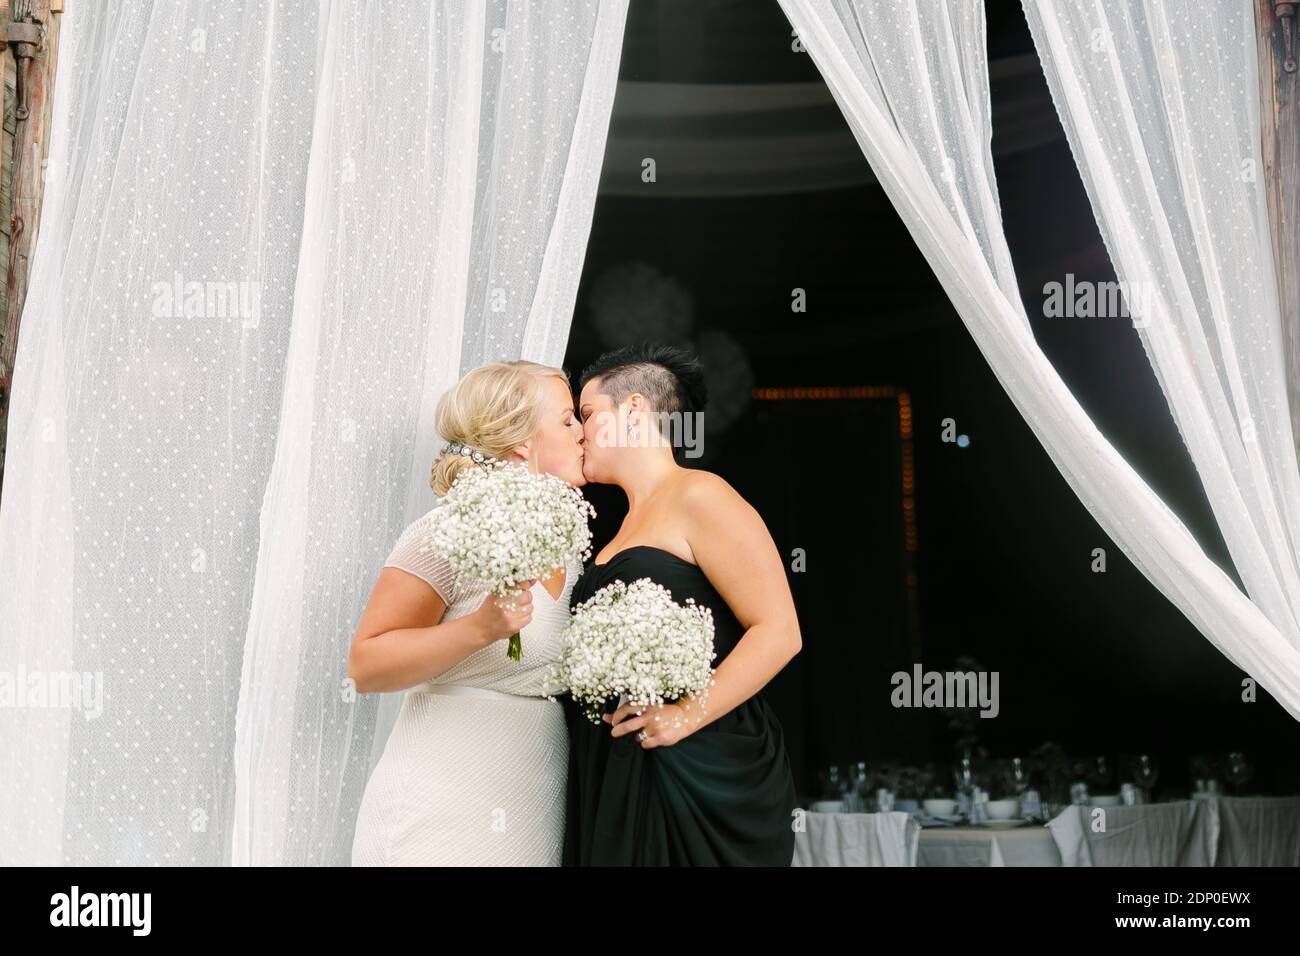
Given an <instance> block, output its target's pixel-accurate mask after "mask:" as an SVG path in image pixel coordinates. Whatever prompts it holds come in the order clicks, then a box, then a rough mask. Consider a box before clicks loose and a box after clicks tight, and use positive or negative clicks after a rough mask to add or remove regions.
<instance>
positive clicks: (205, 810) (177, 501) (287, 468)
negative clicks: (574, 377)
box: [0, 0, 626, 866]
mask: <svg viewBox="0 0 1300 956" xmlns="http://www.w3.org/2000/svg"><path fill="white" fill-rule="evenodd" d="M625 14H626V2H620V0H614V2H601V3H597V2H595V0H529V2H522V0H488V2H482V0H438V2H434V3H414V4H364V3H357V2H351V0H342V2H333V3H328V4H317V3H301V2H298V0H194V2H189V3H184V4H175V3H162V2H156V0H115V2H113V3H72V4H68V10H67V12H65V13H63V14H62V15H61V16H62V24H61V40H60V49H59V61H58V70H57V75H56V80H55V86H56V88H55V90H54V96H53V104H52V109H53V120H52V132H51V142H50V157H49V162H48V165H47V172H46V181H45V194H44V200H43V206H42V217H41V223H40V235H39V240H38V243H37V247H36V250H35V254H34V257H33V260H32V275H31V283H30V291H29V293H28V296H27V300H26V306H25V314H24V317H23V322H22V336H21V340H20V342H19V344H18V355H17V363H16V368H15V375H14V391H13V396H12V404H11V409H10V422H11V427H10V432H9V436H8V452H7V460H6V462H5V466H6V473H5V480H4V495H3V506H2V507H0V674H3V675H14V676H15V677H17V675H20V674H21V675H22V677H21V680H22V681H23V683H24V684H25V685H27V684H30V685H32V686H33V687H37V688H44V689H46V690H51V691H54V692H56V693H62V691H61V690H60V688H64V687H65V685H71V684H74V682H75V686H74V688H73V689H74V690H76V691H77V692H78V694H77V696H71V695H70V696H69V700H70V702H71V704H72V705H73V706H35V705H33V704H30V703H29V704H28V705H25V706H16V707H0V864H4V865H13V864H27V865H83V866H92V865H109V866H111V865H194V864H202V865H222V864H229V863H236V864H255V865H322V864H325V865H328V864H339V865H343V864H346V863H347V862H348V861H349V858H350V853H351V847H352V835H353V824H354V821H355V820H356V817H357V812H358V808H359V804H360V799H361V796H362V793H363V790H364V787H365V783H366V780H367V779H368V777H369V776H370V772H371V770H372V769H373V767H374V766H375V764H376V762H377V761H378V759H379V757H380V754H381V753H382V752H383V749H384V744H385V741H386V739H387V736H388V732H389V730H390V729H391V728H392V726H393V723H394V721H395V720H396V717H397V711H398V709H399V707H400V705H401V702H402V700H403V695H401V694H390V695H360V696H358V695H356V694H355V693H354V692H353V691H352V689H351V687H350V686H349V684H348V682H347V681H346V674H347V670H346V668H347V655H348V649H349V646H350V643H351V640H352V636H353V633H354V630H355V627H356V624H357V621H358V619H359V617H360V614H361V611H362V609H363V607H364V606H365V601H366V598H367V597H368V595H369V593H370V590H371V588H372V586H373V584H374V580H375V577H376V575H377V574H378V573H379V569H380V568H381V567H382V565H383V562H384V558H385V556H386V555H387V554H388V553H389V551H390V550H391V548H392V545H393V542H394V541H395V540H396V539H397V538H398V536H399V534H400V532H401V531H402V529H404V528H405V527H406V526H407V525H408V524H409V523H410V522H411V521H412V520H413V519H415V518H416V517H417V516H419V515H421V514H423V513H425V512H426V511H427V510H428V509H429V506H430V501H431V492H430V490H429V486H428V475H429V464H430V462H431V461H432V459H433V456H434V454H435V452H436V450H437V448H438V447H439V445H440V444H441V439H440V438H439V436H437V435H436V434H435V432H434V428H433V410H434V407H435V405H436V403H437V400H438V398H439V397H440V396H441V395H442V394H443V393H444V392H445V391H446V390H447V388H449V387H450V386H451V385H452V384H454V382H455V381H456V379H457V378H459V377H460V375H461V374H463V372H464V371H466V370H468V369H469V368H472V367H475V366H478V365H481V364H483V363H484V362H488V361H492V360H496V359H512V358H520V357H523V358H528V359H533V360H536V361H540V362H545V363H548V364H552V365H556V364H559V363H560V362H561V361H562V358H563V353H564V347H565V343H566V342H567V339H568V333H569V327H570V320H571V316H572V311H573V305H574V297H575V294H576V287H577V283H578V280H579V277H580V275H581V272H582V269H581V265H582V258H583V253H584V249H585V245H586V241H587V235H588V232H589V229H590V219H591V209H592V205H593V203H594V198H595V193H596V187H597V182H598V179H599V173H600V166H601V160H602V157H603V155H604V151H605V137H606V133H607V129H608V122H609V115H610V109H611V105H612V101H613V94H614V88H615V84H616V80H617V72H618V62H619V54H620V49H621V42H622V32H623V25H624V16H625ZM525 653H527V651H525ZM503 656H504V655H503ZM83 678H84V679H83ZM101 691H102V693H101Z"/></svg>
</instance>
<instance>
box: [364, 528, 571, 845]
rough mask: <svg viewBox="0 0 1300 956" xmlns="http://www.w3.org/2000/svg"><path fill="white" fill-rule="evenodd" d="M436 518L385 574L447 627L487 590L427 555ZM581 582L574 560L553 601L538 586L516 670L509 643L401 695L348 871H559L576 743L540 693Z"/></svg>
mask: <svg viewBox="0 0 1300 956" xmlns="http://www.w3.org/2000/svg"><path fill="white" fill-rule="evenodd" d="M436 512H437V508H436V507H435V508H434V509H433V510H432V511H430V512H429V513H428V514H426V515H424V516H423V517H421V518H418V519H417V520H416V521H414V522H412V523H411V525H410V526H408V527H407V529H406V530H405V531H404V532H403V533H402V536H401V538H400V539H399V540H398V542H397V544H396V545H395V546H394V548H393V551H392V554H390V555H389V557H388V560H387V561H386V562H385V565H384V566H385V567H393V568H399V569H401V570H403V571H406V572H407V573H409V574H413V575H415V576H416V577H418V578H420V579H421V580H423V581H424V582H425V583H427V584H428V585H429V586H430V587H432V588H433V589H434V590H435V591H437V592H438V594H440V595H441V596H442V599H443V600H444V601H445V602H446V604H447V610H446V612H445V614H444V617H443V621H450V620H454V619H455V618H458V617H461V616H462V615H465V614H470V613H472V612H474V611H476V610H477V609H478V608H479V606H480V605H481V604H482V603H483V599H484V598H485V597H486V596H487V593H488V591H487V589H485V588H481V587H477V586H472V585H471V586H462V584H461V583H460V582H459V581H458V580H457V576H456V574H455V572H454V571H453V570H452V569H451V567H450V566H449V565H448V563H447V561H446V560H445V559H444V558H442V557H441V556H439V555H436V554H433V553H431V552H429V551H428V550H427V549H426V548H425V547H424V545H425V542H426V540H427V538H426V535H427V531H428V522H429V521H431V520H433V516H434V515H435V514H436ZM581 573H582V566H581V565H580V564H579V563H578V562H577V560H576V559H575V560H574V561H572V562H571V566H570V567H569V568H568V569H567V570H566V573H565V580H564V588H563V590H561V592H560V596H559V598H558V599H557V598H553V597H551V595H550V594H549V593H547V591H546V588H545V587H544V586H543V584H542V583H541V582H540V581H539V582H537V583H536V584H534V585H533V588H532V595H533V617H532V620H531V621H530V622H529V623H528V624H527V626H525V627H524V629H523V630H522V631H521V632H520V642H521V645H522V656H521V660H519V661H518V662H516V661H512V660H510V659H509V658H508V657H507V656H506V648H507V645H508V643H509V641H508V639H505V638H503V639H501V640H499V641H496V642H495V643H493V644H490V645H488V646H487V647H485V648H483V649H481V650H479V651H475V652H474V653H473V654H471V655H470V656H469V657H467V658H465V659H464V660H463V661H461V662H460V663H459V664H456V665H455V666H453V667H452V668H450V669H449V670H447V671H445V672H444V673H442V674H440V675H438V676H437V677H436V678H434V679H432V680H430V681H428V682H426V683H423V684H419V685H417V686H415V687H413V688H411V689H409V690H407V691H406V696H405V698H404V699H403V701H402V707H401V710H400V713H399V714H398V717H397V722H396V724H395V725H394V727H393V731H392V734H391V735H390V736H389V738H388V741H387V743H386V744H385V746H384V752H383V756H382V757H380V759H379V762H378V763H377V764H376V766H375V770H374V772H373V773H372V774H371V776H370V780H369V781H368V782H367V784H366V790H365V793H364V794H363V796H362V798H361V807H360V811H359V813H358V815H357V824H356V830H355V834H354V837H353V843H352V865H353V866H559V865H560V862H561V854H562V850H563V840H564V815H565V793H566V784H567V779H568V766H569V759H568V757H569V753H568V747H569V739H568V732H567V729H566V726H565V719H564V710H563V707H562V705H561V704H560V703H559V702H558V701H551V700H547V699H546V698H545V697H544V696H543V695H544V693H545V691H546V682H545V678H546V673H547V670H548V668H549V666H550V665H551V664H552V663H553V662H554V661H555V660H556V658H557V657H558V655H559V648H560V634H561V631H562V630H563V628H564V626H565V625H566V624H567V623H568V619H569V593H570V592H571V591H572V590H573V585H574V582H575V581H576V580H577V578H578V576H579V575H580V574H581ZM552 583H554V582H553V581H552Z"/></svg>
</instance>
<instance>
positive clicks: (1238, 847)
mask: <svg viewBox="0 0 1300 956" xmlns="http://www.w3.org/2000/svg"><path fill="white" fill-rule="evenodd" d="M1216 804H1217V808H1218V811H1219V828H1220V830H1219V853H1218V856H1217V857H1216V858H1215V861H1214V863H1215V866H1300V797H1222V798H1220V799H1219V800H1217V801H1216Z"/></svg>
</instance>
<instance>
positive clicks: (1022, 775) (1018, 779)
mask: <svg viewBox="0 0 1300 956" xmlns="http://www.w3.org/2000/svg"><path fill="white" fill-rule="evenodd" d="M1007 783H1008V784H1010V785H1011V789H1012V790H1014V791H1015V794H1016V796H1017V797H1022V796H1024V794H1025V791H1026V790H1028V789H1029V771H1028V770H1027V769H1025V762H1024V761H1023V760H1022V759H1021V758H1019V757H1012V758H1011V759H1010V760H1009V761H1008V762H1007Z"/></svg>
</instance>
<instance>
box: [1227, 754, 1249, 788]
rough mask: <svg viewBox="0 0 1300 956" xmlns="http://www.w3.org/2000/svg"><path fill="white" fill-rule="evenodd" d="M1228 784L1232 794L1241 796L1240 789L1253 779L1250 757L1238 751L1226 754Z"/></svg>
mask: <svg viewBox="0 0 1300 956" xmlns="http://www.w3.org/2000/svg"><path fill="white" fill-rule="evenodd" d="M1227 769H1228V782H1229V783H1231V784H1232V792H1233V793H1235V794H1236V795H1237V796H1241V792H1242V788H1243V787H1245V786H1246V784H1248V783H1250V782H1251V780H1253V779H1254V778H1255V764H1254V763H1253V762H1252V761H1251V759H1250V757H1248V756H1246V754H1244V753H1242V752H1241V751H1240V750H1234V751H1233V752H1232V753H1230V754H1228V761H1227Z"/></svg>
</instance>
